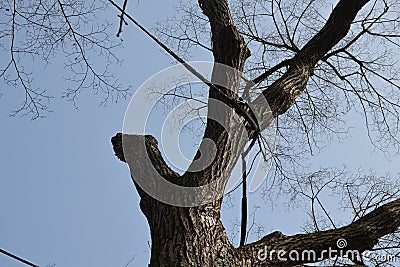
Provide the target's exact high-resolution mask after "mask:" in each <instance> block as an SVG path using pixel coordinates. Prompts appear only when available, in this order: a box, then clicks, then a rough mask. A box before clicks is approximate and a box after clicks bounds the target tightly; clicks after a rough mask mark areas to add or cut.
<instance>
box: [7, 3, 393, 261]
mask: <svg viewBox="0 0 400 267" xmlns="http://www.w3.org/2000/svg"><path fill="white" fill-rule="evenodd" d="M107 2H110V3H114V2H113V1H111V0H109V1H104V2H103V1H61V0H57V1H51V0H46V1H16V0H14V1H2V2H1V3H0V10H1V13H2V14H4V16H2V17H1V21H0V23H1V26H2V29H1V35H0V45H1V48H2V50H3V51H6V53H7V54H8V60H7V61H6V62H1V64H2V67H1V70H0V77H1V78H2V79H3V81H4V82H5V83H6V84H8V85H9V86H15V87H18V88H22V89H23V90H24V94H25V97H24V101H23V103H22V106H21V108H19V109H18V110H17V111H16V113H20V112H22V113H28V114H32V115H33V117H34V118H35V117H38V116H40V114H41V113H42V112H43V111H46V110H47V106H46V102H43V100H44V101H46V99H49V98H50V97H51V95H49V94H47V93H46V91H43V90H36V89H35V87H34V86H33V83H32V75H31V73H30V71H29V70H28V69H26V68H25V66H24V60H25V58H29V57H31V58H41V59H42V60H43V61H44V62H49V60H50V58H51V56H53V55H54V53H55V52H59V51H62V52H63V53H64V54H65V55H66V58H67V62H66V67H67V70H68V71H69V74H70V76H67V78H66V80H67V81H69V82H72V84H73V86H72V87H70V88H69V89H67V91H66V93H65V96H66V97H68V98H69V99H71V100H75V99H76V97H77V95H78V93H79V91H80V90H81V89H84V88H92V89H94V91H95V92H97V91H101V92H103V93H104V96H105V100H107V99H108V98H109V97H115V98H119V97H121V96H125V95H126V93H127V91H126V90H125V89H121V87H120V85H119V84H118V82H117V80H116V79H115V78H114V77H113V76H112V75H111V74H109V72H108V68H107V67H108V66H110V64H112V63H113V62H118V59H117V57H116V56H115V54H114V52H113V49H114V48H115V47H116V45H118V44H116V43H114V42H112V41H111V40H112V39H111V38H110V36H109V35H108V33H109V31H108V28H109V26H110V25H109V24H107V23H106V24H96V22H97V21H96V20H95V18H96V16H99V14H101V12H104V10H107V8H108V7H109V6H108V5H106V3H107ZM126 4H127V1H126V0H125V1H124V3H123V5H122V7H118V8H119V10H120V11H121V12H122V13H121V15H120V19H119V21H118V24H119V30H118V33H117V35H120V34H121V31H122V27H123V25H125V24H126V22H127V20H128V19H130V20H133V18H132V17H130V16H129V14H127V13H125V7H126ZM114 5H116V4H115V3H114ZM331 5H332V3H330V2H328V1H323V0H321V1H315V0H299V1H283V0H268V1H259V0H256V1H236V2H235V1H232V2H229V3H228V1H227V0H218V1H216V0H199V1H198V3H197V5H191V4H190V3H189V4H187V3H182V4H181V5H180V9H179V10H180V11H181V12H183V13H182V14H183V15H182V16H180V17H179V19H172V20H170V23H169V24H168V27H165V28H162V27H160V29H159V30H160V32H159V34H160V36H162V37H161V38H163V40H164V41H165V42H161V41H159V40H158V39H156V38H155V37H154V36H152V37H153V39H154V40H156V41H157V42H158V43H159V45H161V46H162V47H163V48H164V49H165V51H167V52H168V53H170V54H171V55H172V56H173V57H174V58H175V59H177V60H178V61H179V62H181V63H185V62H184V60H183V59H182V58H188V57H190V52H191V51H192V49H193V48H202V49H206V50H208V51H210V52H212V54H213V56H214V60H215V67H214V70H213V76H219V78H220V79H223V80H224V83H225V84H226V86H219V85H217V84H214V83H213V82H212V81H208V80H206V79H205V78H204V77H202V76H201V75H200V74H198V73H197V74H198V75H197V76H198V77H199V78H200V80H201V81H203V82H204V83H205V84H206V85H207V86H208V101H209V103H208V111H207V112H208V115H209V116H208V118H207V121H206V124H205V130H204V134H203V138H204V139H203V141H202V143H201V144H200V148H202V149H203V148H204V147H206V148H207V146H208V143H206V140H207V142H209V141H210V140H211V141H212V142H213V143H214V144H215V148H216V151H215V153H216V155H215V157H214V158H213V161H212V163H211V164H210V165H209V166H208V167H206V168H204V169H201V170H198V171H191V168H189V170H188V171H187V172H185V173H184V174H182V175H179V174H177V173H176V172H174V171H173V170H172V169H171V168H170V167H169V166H168V165H167V164H166V162H165V161H164V159H163V158H162V156H161V153H160V151H159V149H158V143H157V141H156V139H155V138H154V137H152V136H150V135H146V136H139V135H122V134H117V135H116V136H115V137H113V139H112V143H113V146H114V150H115V153H116V155H117V157H118V158H119V159H120V160H122V161H124V162H127V163H128V164H129V167H130V169H131V175H132V178H133V182H134V184H135V186H136V189H137V191H138V193H139V195H140V198H141V200H140V208H141V210H142V212H143V214H144V215H145V217H146V218H147V220H148V223H149V227H150V231H151V238H152V242H151V244H152V246H151V259H150V266H302V265H305V264H307V263H318V262H319V263H321V262H322V264H324V265H328V264H329V265H332V266H338V265H345V264H353V265H358V266H366V264H368V262H373V264H375V265H376V266H379V265H383V264H387V265H389V264H391V263H390V261H389V260H387V259H382V258H381V259H379V258H377V257H373V255H372V254H370V253H368V254H363V255H356V254H354V253H353V252H354V251H357V252H359V253H363V252H366V251H369V252H374V251H379V250H382V251H388V250H390V253H397V254H394V255H395V257H397V259H398V257H399V254H398V253H399V252H398V251H399V250H398V249H399V248H400V238H399V230H398V229H399V226H400V196H399V190H398V188H399V184H398V181H396V179H390V177H388V176H385V177H379V176H378V175H376V174H374V173H371V174H357V175H349V174H348V173H347V172H345V171H340V170H331V169H321V170H318V171H311V170H307V168H304V167H303V164H302V162H303V160H304V158H305V157H306V155H307V154H309V153H314V152H315V150H319V149H322V147H323V144H324V143H325V142H326V141H329V140H330V139H331V138H342V137H343V135H345V134H346V130H345V129H344V130H343V129H342V128H341V126H340V124H339V123H340V122H341V121H342V120H344V117H343V116H344V115H345V114H346V113H347V112H348V111H349V110H352V109H355V110H358V111H360V112H361V113H362V114H363V115H364V118H365V124H366V127H367V129H368V133H369V136H370V139H371V141H372V143H373V144H374V145H375V146H376V147H377V148H379V149H381V150H383V151H388V150H389V149H391V148H394V149H395V151H396V152H397V153H398V151H399V148H400V146H399V145H400V142H399V139H398V136H399V113H398V112H399V105H400V95H399V89H400V85H399V81H398V79H399V73H398V69H399V68H398V67H399V66H398V62H397V60H396V57H397V56H398V54H397V53H398V52H397V51H398V47H399V45H398V44H399V37H400V36H399V34H398V30H397V29H398V28H399V26H400V25H399V24H400V23H399V22H400V18H399V11H400V7H399V3H397V2H396V1H394V0H391V1H389V0H386V1H385V0H376V1H368V0H354V1H346V0H339V1H338V2H337V3H336V5H335V6H334V7H332V6H331ZM116 28H117V27H115V29H116ZM142 30H144V31H146V29H144V28H142ZM21 36H22V37H23V38H21ZM167 45H169V46H170V47H173V48H176V51H177V53H179V54H180V55H181V56H178V55H177V54H175V53H174V52H172V50H170V49H169V48H168V47H167ZM94 53H101V54H103V55H104V56H103V58H104V59H105V60H106V64H104V65H105V66H106V68H105V69H104V68H103V69H101V70H98V69H97V68H96V67H95V65H94V64H93V62H92V61H91V55H93V54H94ZM219 64H222V65H224V66H228V67H231V68H233V69H235V70H237V71H239V72H243V73H245V74H247V75H248V76H250V77H252V80H250V81H249V80H246V81H245V85H244V86H241V85H242V84H243V81H242V77H241V76H240V75H236V74H237V73H236V72H226V73H223V75H221V73H220V72H221V69H220V68H219V66H220V65H219ZM186 67H188V68H190V66H186ZM191 71H192V73H194V74H196V70H194V69H191ZM221 76H222V77H221ZM183 93H185V92H183ZM172 96H173V97H179V96H178V95H177V94H172ZM189 96H190V95H189ZM181 97H187V96H185V95H183V96H181ZM214 100H218V101H219V102H222V103H224V104H226V106H228V107H229V108H230V110H229V111H224V112H221V109H220V107H219V106H218V105H213V104H212V103H213V101H214ZM243 100H244V101H243ZM264 100H266V101H267V102H268V104H269V105H265V101H264ZM255 113H257V114H255ZM215 114H218V115H219V116H221V119H222V121H223V122H224V125H225V126H228V128H230V129H236V128H240V127H239V125H242V124H243V125H244V126H245V127H244V128H245V129H244V131H237V132H235V133H236V134H233V135H229V134H228V132H227V130H226V127H222V126H221V125H220V124H219V123H218V122H216V121H214V120H213V119H212V118H213V117H214V116H215ZM238 116H239V117H240V118H241V120H240V121H238V120H237V119H235V118H237V117H238ZM255 117H257V118H255ZM274 119H275V120H276V121H277V129H278V146H277V149H276V151H275V152H274V154H273V156H274V157H273V160H274V172H273V173H272V174H271V176H273V177H271V179H273V180H274V181H275V183H274V185H273V187H274V188H275V189H276V190H277V191H278V192H280V194H282V193H284V194H285V196H287V197H288V199H289V201H292V200H293V199H295V198H298V197H302V198H303V199H306V200H309V201H310V206H311V207H310V212H309V215H310V223H309V225H308V226H306V228H305V233H301V234H297V235H293V236H287V235H284V234H282V233H281V232H273V233H270V234H268V235H266V236H264V237H262V238H260V239H259V240H258V241H255V242H251V243H249V244H246V245H244V244H243V243H242V245H241V246H239V247H234V245H233V244H232V243H231V242H230V240H229V238H228V236H227V234H226V231H225V228H224V226H223V224H222V222H221V219H220V212H221V205H222V201H223V197H222V195H223V192H224V189H225V186H226V182H227V180H228V178H229V177H230V175H231V173H232V170H233V168H234V166H235V164H236V162H237V161H238V160H239V159H240V157H241V155H243V153H244V154H246V151H247V150H248V148H249V147H250V148H251V147H254V148H256V147H257V146H258V145H259V146H258V148H259V149H261V152H262V149H263V147H262V140H261V139H262V138H261V137H260V132H261V131H263V130H264V129H265V128H267V127H268V126H269V125H270V124H271V122H272V121H273V120H274ZM299 129H300V130H301V133H297V131H298V130H299ZM323 136H328V138H327V140H326V139H324V137H323ZM123 139H125V145H124V144H123ZM257 143H259V144H257ZM202 149H199V151H198V152H197V154H196V156H195V158H194V160H193V163H192V166H194V165H195V164H196V159H198V158H199V157H202V156H204V154H206V155H205V156H206V157H207V149H206V150H204V149H203V150H202ZM147 155H148V156H149V157H147ZM149 159H150V160H149ZM192 166H191V167H192ZM244 166H246V164H244ZM245 169H246V168H245ZM154 170H155V171H156V173H155V172H154ZM245 171H246V170H245ZM159 175H161V176H162V177H163V178H164V179H165V180H166V181H168V182H170V183H173V184H177V185H181V186H186V187H188V188H202V187H204V186H206V185H209V184H212V183H216V187H215V190H214V191H215V192H213V193H214V196H220V197H219V198H218V199H217V200H213V201H210V202H206V203H204V204H202V205H200V206H194V207H180V206H174V205H169V204H166V203H164V202H162V201H159V200H157V199H156V198H154V197H153V196H152V195H149V194H148V193H146V191H145V190H144V189H143V187H141V185H139V184H138V182H137V181H138V179H142V180H143V179H145V180H146V183H147V185H148V186H152V185H154V184H155V183H156V179H157V176H159ZM218 177H223V178H225V179H223V181H222V183H219V181H217V180H218ZM244 178H245V177H244ZM243 185H244V186H246V183H245V179H244V180H243ZM244 188H245V187H244ZM157 190H158V191H157V192H158V193H159V194H164V195H168V196H169V197H170V198H174V197H176V196H175V195H173V194H171V192H168V191H167V192H164V191H163V188H158V189H157ZM324 191H329V192H332V193H333V194H336V196H340V199H341V203H340V205H341V207H342V208H343V209H345V210H347V211H350V212H351V213H352V215H353V216H352V218H351V220H350V221H349V222H348V224H346V225H343V224H340V223H338V222H337V221H336V219H335V218H332V216H331V215H330V213H329V211H328V210H327V209H326V207H325V206H324V205H323V202H322V199H321V197H320V196H321V194H323V192H324ZM201 193H203V192H202V191H200V192H199V195H190V196H184V197H188V198H189V199H190V198H195V199H197V198H198V199H200V198H201V199H202V198H204V197H205V198H207V197H208V196H204V195H202V194H201ZM266 193H269V192H266ZM169 194H170V195H169ZM318 211H319V212H318ZM242 222H243V221H242ZM244 228H245V230H246V227H244ZM339 241H340V242H339ZM343 242H346V244H345V245H343ZM334 248H337V250H336V253H339V255H340V256H341V257H336V258H335V259H333V260H332V259H331V256H332V255H331V254H329V253H326V251H329V250H330V249H334ZM396 249H397V250H396ZM270 252H272V253H270ZM289 252H296V253H298V254H300V255H301V257H290V254H289ZM285 253H286V254H285ZM313 253H314V254H313ZM288 254H289V255H288ZM314 255H315V256H314ZM292 256H293V255H292ZM336 256H337V254H336ZM345 256H348V257H345ZM282 257H283V258H284V259H285V260H283V259H282ZM364 261H365V262H364ZM367 261H368V262H367Z"/></svg>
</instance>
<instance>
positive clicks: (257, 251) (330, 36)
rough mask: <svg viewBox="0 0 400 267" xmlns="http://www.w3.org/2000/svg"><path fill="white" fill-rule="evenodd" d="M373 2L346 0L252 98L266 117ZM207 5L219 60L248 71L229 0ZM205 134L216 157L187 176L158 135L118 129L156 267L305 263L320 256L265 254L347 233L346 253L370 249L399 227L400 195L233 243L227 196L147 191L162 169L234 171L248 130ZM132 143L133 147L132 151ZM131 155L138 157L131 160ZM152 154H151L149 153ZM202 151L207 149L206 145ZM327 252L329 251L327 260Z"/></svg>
mask: <svg viewBox="0 0 400 267" xmlns="http://www.w3.org/2000/svg"><path fill="white" fill-rule="evenodd" d="M367 2H368V1H367V0H357V1H348V0H341V1H339V3H338V4H337V6H336V7H335V9H334V10H333V11H332V14H331V16H330V18H329V19H328V21H327V23H326V25H325V26H324V27H323V28H322V29H321V31H320V32H319V33H318V34H317V35H316V36H314V38H312V39H311V40H310V41H309V42H308V43H307V44H306V45H305V46H304V47H303V48H302V49H301V50H300V51H299V52H298V53H297V55H296V56H295V57H294V58H293V59H291V60H290V67H289V69H288V70H287V72H286V73H285V74H284V75H282V77H281V78H280V79H278V80H277V81H276V82H275V83H273V84H272V85H271V86H270V87H269V88H268V89H266V90H265V91H264V92H263V94H262V95H261V96H260V97H259V98H258V99H256V100H255V101H253V103H252V104H253V105H254V106H255V108H256V109H257V111H258V113H259V116H260V117H261V118H264V119H265V118H267V116H268V114H267V113H266V112H267V110H266V107H265V106H263V105H262V104H261V103H262V101H260V98H261V97H265V98H266V99H267V100H268V103H269V104H270V107H271V111H272V114H273V116H274V117H276V116H278V115H280V114H283V113H284V112H285V111H286V110H288V108H289V107H290V106H291V105H292V104H293V102H294V100H295V99H296V97H297V96H298V95H299V94H300V93H301V92H302V91H303V90H304V89H305V86H306V84H307V81H308V79H309V77H310V75H312V69H313V68H314V66H315V64H316V63H317V62H318V61H319V60H321V58H322V57H323V56H324V55H325V54H326V53H327V52H328V51H329V50H330V49H331V48H332V47H334V46H335V45H336V44H337V43H338V42H339V41H340V40H341V39H342V38H343V37H345V36H346V34H347V32H348V31H349V28H350V24H351V22H352V21H353V20H354V18H355V16H356V14H357V13H358V11H359V10H360V9H361V8H362V7H363V6H364V5H365V4H366V3H367ZM199 5H200V8H201V9H202V10H203V12H204V14H205V15H206V16H207V17H208V19H209V21H210V25H211V31H212V44H213V54H214V59H215V62H216V63H222V64H225V65H227V66H229V67H232V68H235V69H237V70H238V71H242V70H243V67H244V64H245V62H246V59H247V58H248V57H249V56H250V52H249V49H248V48H247V46H246V44H245V42H244V40H243V38H242V36H241V35H240V33H239V32H238V30H237V29H236V27H235V25H234V23H233V20H232V18H231V15H230V11H229V8H228V2H227V0H199ZM216 75H220V73H218V70H217V69H216V68H215V69H214V72H213V76H216ZM218 78H220V79H221V78H222V79H225V82H226V84H228V85H229V90H228V89H227V88H223V87H219V90H220V91H222V92H224V94H225V96H229V97H230V98H232V97H233V98H237V93H238V87H239V79H240V77H238V76H237V75H235V74H233V73H225V76H224V77H218ZM209 97H210V99H218V100H220V101H222V102H227V101H229V100H228V99H230V98H228V97H224V95H223V94H221V93H220V92H219V91H216V90H214V89H213V88H211V89H210V92H209ZM227 104H229V103H227ZM219 111H220V110H218V107H215V106H213V105H211V104H210V106H209V111H208V112H209V115H212V114H213V113H218V112H219ZM232 113H233V112H230V113H226V114H223V116H224V118H223V119H224V123H226V124H227V125H231V126H232V127H234V126H235V122H234V120H233V115H232ZM259 123H260V127H261V128H265V127H267V125H268V120H266V119H265V120H264V121H260V122H259ZM247 130H249V129H247ZM253 130H254V129H253ZM252 134H254V132H253V133H249V135H250V136H251V135H252ZM244 135H246V134H244ZM123 137H124V138H126V140H129V145H128V146H125V145H124V146H122V138H123ZM204 138H208V139H211V140H212V141H213V142H214V143H215V144H216V148H217V151H216V157H215V159H214V161H213V162H212V164H211V165H210V166H209V167H207V168H206V169H204V170H201V171H197V172H190V171H188V172H186V173H185V174H184V175H182V176H180V175H178V174H176V173H175V172H173V171H172V170H171V169H170V168H169V167H168V166H167V164H166V163H165V161H164V160H163V158H162V156H161V153H160V151H159V150H158V144H157V141H156V140H155V138H154V137H151V136H134V135H131V136H123V135H122V134H117V135H116V136H115V137H113V138H112V143H113V146H114V151H115V153H116V155H117V157H118V158H119V159H121V160H122V161H124V162H127V163H128V164H129V167H130V170H131V175H132V178H134V179H133V182H134V183H135V186H136V189H137V191H138V192H139V195H140V198H141V200H140V208H141V210H142V212H143V214H144V215H145V216H146V219H147V221H148V224H149V226H150V232H151V244H152V247H151V259H150V265H149V266H151V267H158V266H171V267H172V266H295V265H301V264H303V263H307V262H316V260H315V259H312V258H311V257H309V258H302V259H295V260H292V259H290V260H289V259H288V260H286V261H282V260H280V259H279V258H278V256H277V255H276V254H275V255H273V256H272V257H265V258H264V257H263V256H265V255H264V254H263V253H264V252H265V248H268V249H271V250H284V251H286V252H289V251H291V250H297V251H304V250H313V251H315V253H321V252H322V251H323V250H324V249H327V248H329V247H332V248H335V247H336V241H337V240H338V239H340V238H345V239H346V240H347V242H348V243H349V246H348V247H346V248H345V249H346V250H345V251H344V252H346V251H348V250H352V249H357V250H359V251H360V252H363V251H365V250H367V249H371V248H372V247H373V246H374V245H375V244H376V242H377V240H378V238H379V237H382V236H384V235H386V234H389V233H392V232H393V231H395V230H396V229H397V228H398V227H399V225H400V200H397V201H393V202H391V203H389V204H386V205H384V206H382V207H380V208H378V209H377V210H375V211H373V212H372V213H370V214H369V215H367V216H365V217H363V218H361V219H359V220H358V221H356V222H354V223H352V224H350V225H349V226H346V227H343V228H339V229H335V230H330V231H324V232H318V233H312V234H302V235H294V236H285V235H283V234H282V233H280V232H274V233H272V234H269V235H267V236H265V237H264V238H262V239H261V240H259V241H257V242H254V243H252V244H248V245H245V246H243V247H240V248H235V247H233V245H232V244H231V243H230V242H229V239H228V237H227V234H226V232H225V229H224V227H223V225H222V222H221V220H220V210H221V203H222V198H219V200H216V201H212V202H209V203H207V204H204V205H201V206H196V207H178V206H172V205H168V204H165V203H162V202H160V201H158V200H156V199H155V198H153V197H151V196H149V195H148V194H147V193H146V192H148V191H147V189H149V188H151V189H154V187H155V185H156V182H155V181H156V179H157V177H156V176H157V175H161V176H162V177H163V178H164V179H165V180H167V181H169V182H171V183H174V184H179V185H183V186H188V187H199V186H203V185H207V184H209V183H211V182H213V181H215V180H216V179H217V177H220V176H223V177H229V176H230V173H231V171H232V169H233V167H234V165H235V163H236V161H237V159H238V158H239V155H240V152H241V151H242V149H243V147H244V146H245V145H246V142H247V141H248V137H247V136H243V133H240V134H237V135H235V136H234V137H233V139H235V140H232V136H231V137H229V136H228V134H227V132H226V129H224V127H221V126H220V125H219V124H218V123H216V122H214V121H213V120H210V119H209V120H208V121H207V127H206V130H205V133H204ZM127 148H128V150H129V151H124V150H125V149H127ZM127 155H129V157H130V158H131V160H128V159H126V157H127ZM147 155H148V157H149V158H150V161H149V160H147V159H146V157H147ZM197 156H200V152H198V155H197ZM189 169H190V168H189ZM138 177H140V178H141V179H142V180H143V177H144V178H145V180H146V181H145V186H144V187H143V185H140V186H139V185H138V183H137V179H136V178H138ZM226 181H227V179H225V180H224V182H223V183H222V184H221V185H219V187H218V188H216V191H219V192H218V193H219V194H221V193H222V192H223V189H224V186H225V183H226ZM156 190H158V191H157V192H158V194H163V196H164V197H170V198H171V199H173V198H175V197H177V196H175V195H174V194H173V193H171V192H164V191H163V188H158V189H156ZM169 194H170V195H169ZM178 197H179V196H178ZM188 197H190V196H188ZM327 256H328V255H325V256H324V257H323V258H324V259H327V258H328V257H327Z"/></svg>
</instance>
